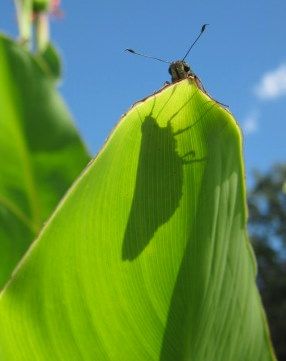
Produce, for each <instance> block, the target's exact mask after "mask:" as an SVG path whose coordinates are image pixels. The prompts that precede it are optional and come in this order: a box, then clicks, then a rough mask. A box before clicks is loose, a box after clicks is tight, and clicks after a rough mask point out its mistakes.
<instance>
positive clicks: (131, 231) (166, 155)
mask: <svg viewBox="0 0 286 361" xmlns="http://www.w3.org/2000/svg"><path fill="white" fill-rule="evenodd" d="M189 101H190V100H188V102H189ZM186 104H187V103H186ZM186 104H184V105H183V106H186ZM211 107H212V105H211ZM211 107H210V108H209V109H207V110H206V112H207V111H209V110H210V109H211ZM179 111H180V110H179ZM179 111H178V112H179ZM178 112H176V114H177V113H178ZM176 114H174V115H173V116H172V117H171V119H169V120H168V122H167V126H165V127H160V126H159V125H158V123H157V121H156V119H155V118H154V117H153V116H152V112H151V114H150V115H148V116H146V117H145V118H144V119H143V121H142V125H141V132H142V138H141V148H140V154H139V160H138V166H137V174H136V183H135V189H134V195H133V199H132V204H131V208H130V212H129V217H128V221H127V225H126V228H125V233H124V238H123V244H122V260H124V261H126V260H129V261H133V260H134V259H136V258H137V257H138V256H140V254H141V253H142V252H143V251H144V249H145V248H146V247H147V245H148V244H149V242H150V240H151V239H152V238H153V236H154V234H155V232H156V231H157V230H158V228H159V227H160V226H162V225H163V224H164V223H166V222H167V221H168V220H169V219H170V218H171V217H172V215H173V214H174V213H175V211H176V209H177V208H178V206H179V204H180V200H181V198H182V188H183V167H184V165H186V164H192V163H197V162H204V161H206V158H201V159H196V157H195V151H194V150H190V151H188V152H187V153H186V154H184V155H183V156H181V155H179V153H178V150H177V139H176V137H177V136H178V135H179V134H181V133H182V132H184V131H188V130H190V129H191V127H192V126H194V125H195V124H197V122H198V121H199V120H200V119H198V120H197V121H196V122H195V123H194V124H193V125H192V126H191V127H188V128H186V129H182V130H179V131H177V132H174V131H173V128H172V123H171V122H172V120H173V118H174V117H175V115H176ZM200 118H202V116H201V117H200Z"/></svg>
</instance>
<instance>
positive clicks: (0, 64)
mask: <svg viewBox="0 0 286 361" xmlns="http://www.w3.org/2000/svg"><path fill="white" fill-rule="evenodd" d="M2 49H3V50H4V51H5V52H6V50H5V48H4V46H3V45H2ZM0 68H1V69H2V73H3V74H2V77H3V78H4V82H3V83H5V85H6V87H5V90H6V91H5V92H3V93H2V95H1V96H2V97H3V98H4V99H3V102H5V104H6V107H7V109H8V112H7V114H9V115H10V116H9V118H10V120H11V121H12V123H13V125H14V126H13V127H12V130H13V132H14V135H15V139H16V142H15V143H16V144H15V146H16V147H17V149H18V153H19V155H20V158H21V159H22V162H23V170H24V173H23V175H24V177H23V178H24V182H25V189H26V191H27V195H28V200H29V205H30V209H31V216H32V219H31V220H30V221H29V224H30V225H32V229H33V230H34V231H36V232H37V231H38V230H39V229H40V227H41V216H40V205H39V201H38V196H37V192H36V186H35V184H36V182H35V179H34V174H33V167H32V164H31V159H30V155H29V150H28V147H27V143H26V140H25V137H24V132H23V129H22V126H21V119H22V114H21V107H22V105H21V103H20V102H19V100H18V99H21V97H20V94H19V91H18V89H17V87H16V86H15V85H14V82H13V80H12V77H11V76H10V74H11V73H13V72H12V70H13V69H12V68H11V66H10V64H9V61H8V59H7V56H6V57H2V58H1V59H0ZM12 99H13V100H14V104H13V102H12ZM3 204H4V203H3ZM4 205H7V202H6V204H4ZM11 205H12V208H10V209H13V210H14V212H13V213H14V214H15V215H16V216H17V217H18V218H19V216H20V214H21V213H22V215H23V212H22V211H20V212H19V209H18V211H16V212H15V210H16V209H17V208H18V207H17V206H15V205H13V204H12V202H10V206H11ZM24 218H26V219H28V217H24ZM20 219H21V220H22V221H23V217H21V216H20Z"/></svg>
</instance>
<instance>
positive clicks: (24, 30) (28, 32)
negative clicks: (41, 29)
mask: <svg viewBox="0 0 286 361" xmlns="http://www.w3.org/2000/svg"><path fill="white" fill-rule="evenodd" d="M32 5H33V4H32V0H15V6H16V12H17V19H18V26H19V36H20V40H21V42H22V43H23V44H24V45H26V47H27V48H30V47H31V39H32V22H33V20H32V14H33V6H32Z"/></svg>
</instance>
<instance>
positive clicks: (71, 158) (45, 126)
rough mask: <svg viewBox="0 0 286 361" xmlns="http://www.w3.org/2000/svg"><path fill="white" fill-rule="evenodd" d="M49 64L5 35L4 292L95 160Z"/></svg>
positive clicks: (1, 113)
mask: <svg viewBox="0 0 286 361" xmlns="http://www.w3.org/2000/svg"><path fill="white" fill-rule="evenodd" d="M43 64H44V59H41V62H38V61H37V60H36V58H34V57H33V56H32V55H31V54H29V53H28V52H26V51H25V50H23V48H22V47H21V46H20V45H18V44H16V43H15V42H13V41H12V40H9V39H7V38H5V37H3V36H0V255H1V260H0V264H1V265H0V288H1V286H2V285H3V284H4V283H5V282H6V280H7V278H8V277H9V275H10V273H11V272H12V270H13V269H14V267H15V265H16V264H17V262H18V261H19V259H20V257H21V256H22V254H23V253H24V252H25V250H26V249H27V247H28V246H29V244H30V242H31V241H32V240H33V239H34V237H35V235H36V234H37V233H38V232H39V230H40V229H41V227H42V224H43V222H44V220H45V219H46V218H47V217H48V215H49V214H50V213H51V211H52V210H53V209H54V208H55V206H56V205H57V203H58V201H59V199H60V198H61V197H62V195H63V194H64V192H65V191H66V190H67V189H68V187H69V186H70V185H71V183H72V181H73V180H74V179H75V177H76V176H77V175H78V174H79V173H80V171H81V170H82V169H83V167H84V166H85V165H86V163H87V161H88V159H89V156H88V154H87V151H86V149H85V148H84V146H83V143H82V141H81V140H80V138H79V135H78V133H77V131H76V129H75V127H74V125H73V123H72V121H71V119H70V115H69V113H68V112H67V110H66V108H65V106H64V104H63V102H62V100H61V98H60V97H59V95H58V93H57V92H56V90H55V84H54V81H53V79H52V77H51V76H50V75H49V73H46V69H47V68H46V67H44V66H43Z"/></svg>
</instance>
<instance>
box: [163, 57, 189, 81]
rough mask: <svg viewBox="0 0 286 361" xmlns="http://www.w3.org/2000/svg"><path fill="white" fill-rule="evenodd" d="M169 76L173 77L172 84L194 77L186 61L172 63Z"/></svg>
mask: <svg viewBox="0 0 286 361" xmlns="http://www.w3.org/2000/svg"><path fill="white" fill-rule="evenodd" d="M169 74H170V75H171V77H172V83H174V82H176V81H179V80H182V79H186V78H188V77H189V76H193V75H194V73H193V71H192V69H191V68H190V66H189V65H188V64H187V63H186V62H185V61H184V60H177V61H174V62H172V63H171V65H170V66H169Z"/></svg>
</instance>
